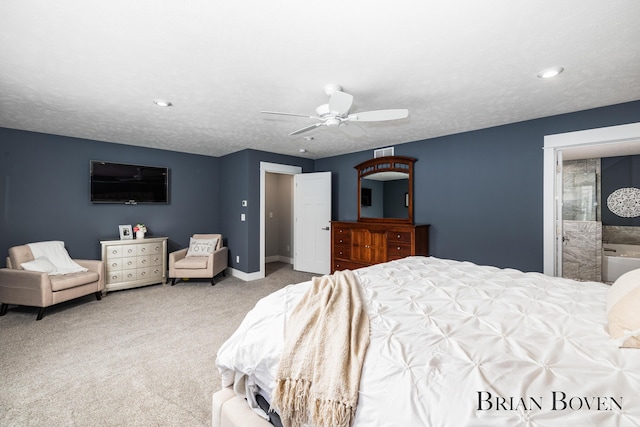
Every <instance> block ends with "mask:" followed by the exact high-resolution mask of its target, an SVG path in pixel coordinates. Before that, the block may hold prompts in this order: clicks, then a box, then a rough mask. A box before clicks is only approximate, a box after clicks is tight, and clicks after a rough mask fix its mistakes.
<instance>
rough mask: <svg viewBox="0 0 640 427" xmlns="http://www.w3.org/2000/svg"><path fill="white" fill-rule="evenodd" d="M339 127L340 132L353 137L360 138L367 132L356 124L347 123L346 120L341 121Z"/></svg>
mask: <svg viewBox="0 0 640 427" xmlns="http://www.w3.org/2000/svg"><path fill="white" fill-rule="evenodd" d="M339 129H340V130H341V131H342V132H344V133H346V134H347V135H349V136H352V137H354V138H360V137H361V136H365V135H366V134H367V132H365V130H364V129H362V128H361V127H360V126H358V125H356V124H348V123H346V122H343V123H342V124H341V125H340V127H339Z"/></svg>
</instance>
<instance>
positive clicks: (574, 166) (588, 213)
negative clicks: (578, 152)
mask: <svg viewBox="0 0 640 427" xmlns="http://www.w3.org/2000/svg"><path fill="white" fill-rule="evenodd" d="M562 218H563V219H565V220H570V221H600V159H585V160H568V161H566V162H563V163H562Z"/></svg>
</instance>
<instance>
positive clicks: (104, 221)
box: [0, 128, 220, 266]
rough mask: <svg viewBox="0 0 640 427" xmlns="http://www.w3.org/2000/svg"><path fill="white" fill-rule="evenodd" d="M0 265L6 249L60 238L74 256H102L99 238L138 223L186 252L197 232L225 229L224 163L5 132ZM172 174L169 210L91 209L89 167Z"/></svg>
mask: <svg viewBox="0 0 640 427" xmlns="http://www.w3.org/2000/svg"><path fill="white" fill-rule="evenodd" d="M0 141H1V144H0V180H1V181H0V203H1V204H0V212H1V213H2V219H1V222H0V254H2V255H1V259H2V260H1V261H0V265H2V266H4V264H5V261H4V258H5V257H6V254H7V250H8V248H9V247H11V246H14V245H19V244H25V243H29V242H36V241H43V240H63V241H64V242H65V244H66V246H67V249H68V250H69V253H70V254H71V256H73V257H75V258H90V259H99V258H100V243H99V241H100V239H111V238H115V239H118V238H119V236H118V225H120V224H131V225H135V224H136V223H138V222H142V223H145V224H146V225H147V226H148V229H149V234H150V235H151V236H153V235H156V236H167V237H169V249H170V250H173V249H177V248H179V247H185V246H187V245H188V243H189V236H191V235H192V234H193V233H196V232H216V231H217V230H219V229H220V209H219V204H218V198H219V182H218V181H219V176H218V175H219V174H218V164H219V159H218V158H214V157H208V156H198V155H193V154H184V153H178V152H173V151H166V150H156V149H150V148H142V147H134V146H129V145H122V144H110V143H104V142H97V141H88V140H82V139H76V138H68V137H62V136H54V135H47V134H42V133H34V132H23V131H17V130H12V129H3V128H0ZM90 160H105V161H114V162H122V163H138V164H144V165H151V166H165V167H168V168H169V180H170V203H169V204H166V205H143V204H140V205H124V204H92V203H91V202H90V201H89V161H90Z"/></svg>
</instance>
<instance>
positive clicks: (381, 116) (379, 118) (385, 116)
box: [349, 109, 409, 122]
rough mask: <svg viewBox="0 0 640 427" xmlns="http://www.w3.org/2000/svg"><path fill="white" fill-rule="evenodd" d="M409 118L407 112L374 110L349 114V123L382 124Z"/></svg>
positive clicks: (403, 110)
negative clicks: (387, 121) (386, 121)
mask: <svg viewBox="0 0 640 427" xmlns="http://www.w3.org/2000/svg"><path fill="white" fill-rule="evenodd" d="M408 116H409V110H405V109H400V110H376V111H364V112H362V113H354V114H349V121H353V122H383V121H385V120H398V119H404V118H407V117H408Z"/></svg>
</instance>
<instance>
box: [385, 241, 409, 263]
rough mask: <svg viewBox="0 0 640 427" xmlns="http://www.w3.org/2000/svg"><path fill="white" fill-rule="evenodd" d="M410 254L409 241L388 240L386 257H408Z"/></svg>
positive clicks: (390, 258)
mask: <svg viewBox="0 0 640 427" xmlns="http://www.w3.org/2000/svg"><path fill="white" fill-rule="evenodd" d="M410 255H411V244H410V243H397V242H388V244H387V258H388V259H389V260H392V259H399V258H404V257H408V256H410Z"/></svg>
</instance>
